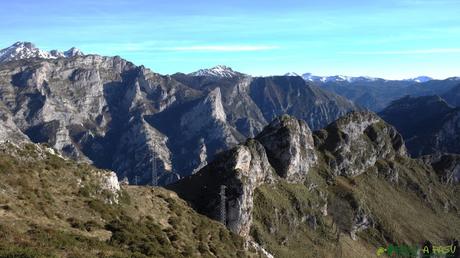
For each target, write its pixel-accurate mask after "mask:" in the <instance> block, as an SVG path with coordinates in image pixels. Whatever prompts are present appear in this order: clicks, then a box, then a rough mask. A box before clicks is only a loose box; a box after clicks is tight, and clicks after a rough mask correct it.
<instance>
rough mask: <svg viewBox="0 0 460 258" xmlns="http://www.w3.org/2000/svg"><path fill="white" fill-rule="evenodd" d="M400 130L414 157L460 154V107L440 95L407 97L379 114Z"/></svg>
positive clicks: (393, 103) (394, 102)
mask: <svg viewBox="0 0 460 258" xmlns="http://www.w3.org/2000/svg"><path fill="white" fill-rule="evenodd" d="M379 116H380V117H382V118H383V119H384V120H385V121H386V122H388V123H389V124H391V125H393V126H395V128H396V129H397V130H398V131H399V132H401V134H402V135H403V137H404V139H405V140H406V145H407V148H408V150H409V152H410V153H411V155H412V156H414V157H419V156H421V155H427V154H442V153H458V154H460V145H459V144H458V143H459V142H460V108H455V107H453V106H450V105H449V104H448V103H447V102H446V101H445V100H444V99H442V98H441V97H439V96H423V97H410V96H406V97H404V98H401V99H399V100H396V101H393V102H392V103H391V105H389V106H388V107H386V108H385V109H384V110H383V111H382V112H380V113H379Z"/></svg>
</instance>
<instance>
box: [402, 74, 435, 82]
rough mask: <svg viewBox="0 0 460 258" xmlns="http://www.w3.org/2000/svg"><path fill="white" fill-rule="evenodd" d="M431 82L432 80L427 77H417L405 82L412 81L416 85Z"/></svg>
mask: <svg viewBox="0 0 460 258" xmlns="http://www.w3.org/2000/svg"><path fill="white" fill-rule="evenodd" d="M431 80H433V78H431V77H428V76H418V77H415V78H412V79H407V80H406V81H413V82H416V83H424V82H428V81H431Z"/></svg>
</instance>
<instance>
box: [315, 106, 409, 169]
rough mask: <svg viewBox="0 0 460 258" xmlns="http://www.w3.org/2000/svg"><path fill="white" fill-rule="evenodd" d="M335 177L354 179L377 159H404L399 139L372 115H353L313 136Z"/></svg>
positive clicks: (402, 145)
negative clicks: (350, 177) (400, 157)
mask: <svg viewBox="0 0 460 258" xmlns="http://www.w3.org/2000/svg"><path fill="white" fill-rule="evenodd" d="M316 137H317V138H316V139H317V143H316V145H317V147H318V148H319V149H320V150H322V151H325V152H326V153H327V155H326V157H327V162H328V165H329V166H330V167H331V168H332V169H333V171H334V173H335V174H336V175H345V176H357V175H360V174H362V173H364V172H365V171H366V170H367V169H368V168H370V167H372V166H374V165H375V163H376V161H377V160H379V159H387V160H392V159H394V158H395V157H396V156H397V155H400V156H407V151H406V147H405V145H404V141H403V139H402V137H401V135H400V134H399V133H398V132H397V131H396V130H395V129H394V128H393V127H392V126H390V125H388V124H386V123H385V122H384V121H383V120H382V119H380V118H379V117H378V116H377V115H375V114H374V113H371V112H352V113H349V114H348V115H346V116H344V117H342V118H340V119H338V120H337V121H336V122H334V123H332V124H330V125H329V126H327V127H326V128H325V129H324V130H321V131H318V132H317V133H316Z"/></svg>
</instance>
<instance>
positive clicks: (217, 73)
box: [189, 65, 241, 78]
mask: <svg viewBox="0 0 460 258" xmlns="http://www.w3.org/2000/svg"><path fill="white" fill-rule="evenodd" d="M240 74H241V73H238V72H235V71H233V70H232V68H230V67H228V66H225V65H217V66H215V67H213V68H209V69H200V70H198V71H196V72H193V73H190V74H189V75H191V76H207V77H218V78H231V77H235V76H238V75H240Z"/></svg>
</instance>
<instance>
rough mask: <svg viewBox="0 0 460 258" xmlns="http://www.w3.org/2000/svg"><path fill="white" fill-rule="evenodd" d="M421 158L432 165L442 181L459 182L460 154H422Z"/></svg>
mask: <svg viewBox="0 0 460 258" xmlns="http://www.w3.org/2000/svg"><path fill="white" fill-rule="evenodd" d="M422 159H423V161H425V163H427V164H429V165H431V166H432V167H433V169H434V170H435V171H436V173H437V174H438V176H439V177H440V179H441V181H442V182H443V183H445V184H458V183H459V182H460V155H458V154H441V155H428V156H423V157H422Z"/></svg>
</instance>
